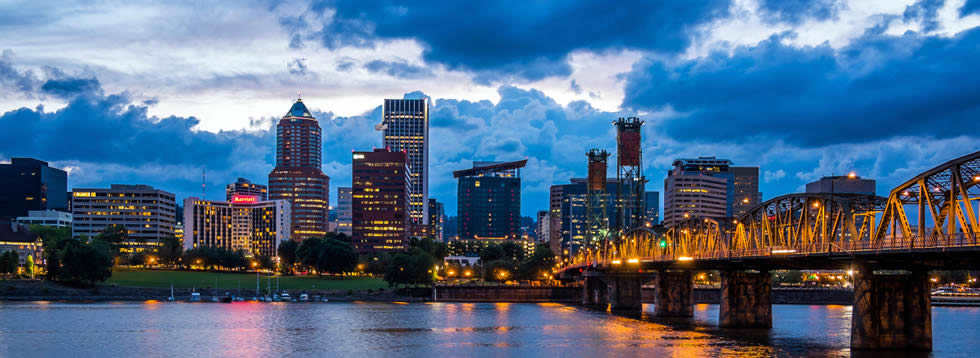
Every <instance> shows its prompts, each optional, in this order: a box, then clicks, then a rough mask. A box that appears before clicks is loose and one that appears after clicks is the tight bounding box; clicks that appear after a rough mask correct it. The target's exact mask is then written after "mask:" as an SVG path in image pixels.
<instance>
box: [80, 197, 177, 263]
mask: <svg viewBox="0 0 980 358" xmlns="http://www.w3.org/2000/svg"><path fill="white" fill-rule="evenodd" d="M71 206H72V230H71V231H72V236H74V237H81V236H83V235H84V236H88V237H94V236H96V235H98V234H99V233H101V232H102V231H103V230H105V229H106V228H107V227H109V226H111V225H121V226H123V227H125V228H126V230H127V231H128V232H129V240H130V242H127V243H124V244H125V245H124V246H126V247H128V248H129V249H131V250H132V251H135V252H139V251H143V250H145V249H147V248H153V247H156V246H159V245H160V242H161V241H160V240H161V239H163V238H165V237H168V236H173V235H174V226H175V225H176V224H177V203H176V199H175V197H174V194H172V193H169V192H166V191H163V190H160V189H154V188H153V187H151V186H149V185H120V184H112V185H111V186H110V187H109V189H104V188H101V189H100V188H74V189H73V190H72V205H71ZM129 249H124V250H129Z"/></svg>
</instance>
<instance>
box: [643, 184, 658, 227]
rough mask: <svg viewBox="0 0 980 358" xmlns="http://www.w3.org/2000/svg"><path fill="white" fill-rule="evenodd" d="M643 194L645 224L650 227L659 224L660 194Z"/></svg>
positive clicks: (653, 192)
mask: <svg viewBox="0 0 980 358" xmlns="http://www.w3.org/2000/svg"><path fill="white" fill-rule="evenodd" d="M644 194H645V195H646V198H645V199H644V200H643V203H644V205H646V207H647V213H646V222H647V223H648V224H650V225H657V224H660V192H658V191H648V192H645V193H644Z"/></svg>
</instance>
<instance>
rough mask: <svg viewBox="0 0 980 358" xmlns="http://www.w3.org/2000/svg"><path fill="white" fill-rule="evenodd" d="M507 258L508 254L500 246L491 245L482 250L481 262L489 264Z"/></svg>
mask: <svg viewBox="0 0 980 358" xmlns="http://www.w3.org/2000/svg"><path fill="white" fill-rule="evenodd" d="M505 257H507V253H506V252H504V249H503V248H501V247H500V245H489V246H487V247H484V248H483V249H482V250H480V262H482V263H488V262H491V261H497V260H500V259H503V258H505Z"/></svg>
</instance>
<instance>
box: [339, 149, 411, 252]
mask: <svg viewBox="0 0 980 358" xmlns="http://www.w3.org/2000/svg"><path fill="white" fill-rule="evenodd" d="M351 172H352V173H351V181H352V184H353V186H352V193H351V198H352V200H351V212H352V215H351V232H352V236H351V241H352V242H353V243H354V249H355V250H357V252H359V253H372V252H382V251H401V250H404V249H405V248H407V247H408V237H409V236H408V235H409V233H410V230H411V227H410V225H411V223H410V221H411V218H410V217H409V211H408V210H409V200H408V196H409V192H410V190H409V187H410V186H411V179H410V178H411V170H410V169H409V167H408V155H407V154H406V153H405V152H401V151H399V152H392V151H388V150H387V149H375V150H374V151H371V152H354V153H353V154H352V165H351Z"/></svg>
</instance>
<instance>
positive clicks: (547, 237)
mask: <svg viewBox="0 0 980 358" xmlns="http://www.w3.org/2000/svg"><path fill="white" fill-rule="evenodd" d="M534 236H535V237H536V238H537V240H536V241H537V242H541V243H547V244H549V246H550V245H551V215H550V211H548V210H541V211H538V217H537V221H536V222H535V228H534Z"/></svg>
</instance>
